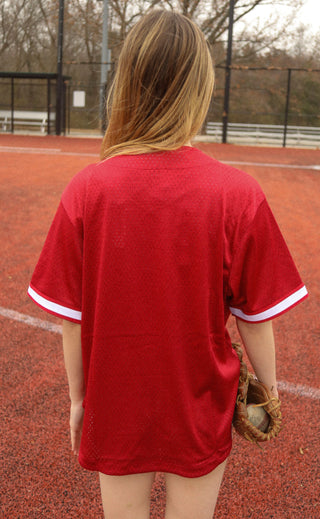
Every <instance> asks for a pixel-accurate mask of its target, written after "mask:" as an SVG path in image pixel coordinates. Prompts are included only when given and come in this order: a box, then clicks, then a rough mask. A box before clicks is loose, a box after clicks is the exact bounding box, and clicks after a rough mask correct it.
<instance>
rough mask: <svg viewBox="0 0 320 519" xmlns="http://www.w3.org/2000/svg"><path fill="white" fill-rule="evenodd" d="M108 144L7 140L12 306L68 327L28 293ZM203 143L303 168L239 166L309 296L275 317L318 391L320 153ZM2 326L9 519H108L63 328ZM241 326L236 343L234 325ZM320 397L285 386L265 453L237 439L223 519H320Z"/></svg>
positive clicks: (290, 360)
mask: <svg viewBox="0 0 320 519" xmlns="http://www.w3.org/2000/svg"><path fill="white" fill-rule="evenodd" d="M12 147H13V148H15V149H12ZM99 147H100V140H99V139H71V138H63V137H61V138H60V137H53V136H52V137H23V136H11V135H2V136H0V178H1V190H0V200H1V205H0V216H1V220H0V233H1V234H0V236H1V259H0V270H1V278H0V279H1V292H0V294H1V296H0V306H1V308H2V309H3V308H5V309H11V310H15V311H17V312H20V313H22V314H26V315H30V316H33V317H37V318H39V319H42V320H46V321H51V322H53V323H58V322H59V321H58V320H57V319H55V318H54V317H51V316H49V315H48V314H45V313H44V312H42V311H41V310H39V309H38V308H37V307H36V306H35V305H34V304H32V303H31V302H30V301H29V300H28V298H27V296H26V290H27V287H28V283H29V280H30V277H31V274H32V271H33V268H34V266H35V263H36V261H37V258H38V255H39V252H40V250H41V247H42V244H43V240H44V238H45V235H46V232H47V230H48V226H49V224H50V222H51V219H52V217H53V214H54V211H55V209H56V207H57V204H58V201H59V197H60V195H61V192H62V190H63V188H64V186H65V185H66V183H67V182H68V180H69V179H70V178H71V177H72V176H73V175H74V174H75V173H76V172H77V171H78V170H80V169H81V168H83V167H84V166H85V165H87V164H88V163H89V162H95V161H96V160H97V158H98V154H99ZM198 147H199V148H201V149H203V150H204V151H205V152H207V153H209V154H212V155H214V156H215V157H216V158H218V159H220V160H222V161H240V162H255V163H265V164H270V165H274V164H282V165H285V164H286V165H301V169H300V168H275V167H273V166H267V165H266V166H248V165H241V166H239V167H241V169H244V170H245V171H247V172H248V173H250V174H251V175H252V176H254V177H255V178H256V179H257V180H258V181H259V182H260V184H261V186H262V187H263V189H264V191H265V193H266V194H267V197H268V200H269V202H270V205H271V207H272V209H273V211H274V213H275V215H276V218H277V220H278V222H279V225H280V227H281V229H282V231H283V234H284V236H285V238H286V240H287V243H288V245H289V248H290V250H291V252H292V254H293V256H294V258H295V261H296V263H297V265H298V268H299V270H300V273H301V275H302V277H303V280H304V282H305V283H306V285H307V288H308V290H309V293H310V297H309V298H308V299H307V300H306V301H305V302H304V303H303V304H301V305H298V306H297V307H296V308H295V309H293V310H292V311H291V312H289V313H287V314H285V315H283V316H282V317H280V318H278V319H277V320H276V321H275V326H274V327H275V335H276V340H277V347H278V378H279V380H281V381H283V382H286V383H290V384H292V386H290V387H291V388H292V387H293V388H295V387H296V385H297V384H302V385H304V386H307V387H311V388H317V386H318V387H319V351H318V344H319V331H320V330H319V317H318V316H319V295H320V294H319V292H320V290H319V289H320V280H319V274H318V265H319V257H320V251H319V231H318V230H319V224H320V222H319V199H320V197H319V178H320V170H319V169H318V170H316V169H314V170H313V169H303V166H304V165H316V164H318V165H320V151H319V150H283V149H272V148H265V149H264V148H248V147H236V146H229V145H218V144H202V143H201V144H198ZM23 148H27V149H26V150H24V149H23ZM43 148H45V149H46V150H47V151H45V150H43ZM41 149H42V150H41ZM50 150H51V151H50ZM37 151H38V152H39V151H41V153H37ZM77 154H78V155H77ZM0 326H1V353H0V355H1V376H2V390H3V392H2V394H3V396H4V399H3V405H2V406H1V410H0V413H1V423H2V427H1V429H2V431H3V430H4V432H5V433H4V434H2V435H1V439H0V458H1V462H2V464H1V466H2V469H1V470H2V475H1V490H0V492H1V499H0V501H1V508H0V510H1V511H0V517H1V519H2V518H3V519H16V518H17V519H18V518H21V519H22V518H30V519H39V518H44V519H51V518H59V519H64V518H66V519H69V518H70V519H71V518H80V519H87V518H88V519H98V518H102V507H101V503H100V495H99V489H98V480H97V475H96V474H94V473H90V472H87V471H85V470H83V469H82V468H81V467H79V466H78V463H77V461H76V459H74V457H73V456H72V455H71V453H70V450H69V438H68V407H69V403H68V391H67V384H66V376H65V372H64V367H63V359H62V350H61V344H60V342H61V337H60V335H59V334H56V333H52V332H48V331H45V330H41V329H38V328H36V327H31V326H28V325H27V324H25V323H21V322H17V321H14V320H11V319H8V318H7V317H0ZM230 330H231V333H232V337H233V338H235V339H236V338H237V336H236V332H235V328H234V324H233V323H231V324H230ZM319 394H320V393H319V391H318V392H313V393H310V395H309V396H301V395H300V396H299V395H298V394H295V393H291V392H288V391H283V392H282V393H281V398H282V401H283V405H282V408H283V414H284V417H285V428H284V430H283V431H282V432H281V434H280V436H279V438H278V439H277V440H276V441H273V442H270V444H268V445H266V446H265V448H264V450H259V449H258V448H256V447H254V446H251V444H247V443H246V442H245V441H243V440H242V439H240V438H239V437H235V438H234V448H233V451H232V454H231V456H230V459H229V463H228V467H227V470H226V474H225V478H224V482H223V485H222V489H221V493H220V498H219V501H218V505H217V509H216V514H215V519H222V518H228V519H233V518H237V519H247V518H253V519H261V518H262V517H263V518H264V519H271V518H274V519H287V518H295V519H313V518H314V519H316V518H318V517H319V516H320V507H319V488H320V485H319V483H320V454H319V445H320V434H319V411H320V409H319V398H320V397H319ZM164 506H165V489H164V484H163V478H162V476H161V474H160V475H158V477H157V480H156V483H155V486H154V490H153V494H152V514H151V517H152V519H160V518H163V517H164V512H163V510H164ZM195 519H196V518H195Z"/></svg>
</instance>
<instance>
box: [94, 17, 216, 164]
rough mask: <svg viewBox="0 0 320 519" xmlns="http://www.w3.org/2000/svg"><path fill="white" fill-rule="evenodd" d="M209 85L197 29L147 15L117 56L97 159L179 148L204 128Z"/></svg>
mask: <svg viewBox="0 0 320 519" xmlns="http://www.w3.org/2000/svg"><path fill="white" fill-rule="evenodd" d="M213 85H214V72H213V65H212V59H211V55H210V52H209V48H208V46H207V43H206V40H205V38H204V36H203V34H202V32H201V31H200V29H199V28H198V27H197V25H196V24H194V23H193V22H192V21H191V20H189V19H188V18H186V17H185V16H183V15H181V14H178V13H175V12H172V11H165V10H155V11H152V12H150V13H149V14H147V15H146V16H144V17H143V18H142V19H141V20H140V21H139V22H138V23H137V24H136V25H135V26H134V27H133V29H131V31H130V32H129V34H128V36H127V37H126V39H125V41H124V45H123V48H122V51H121V53H120V57H119V62H118V66H117V71H116V74H115V78H114V81H113V83H112V86H111V89H110V93H109V96H108V100H107V113H108V119H109V122H108V127H107V130H106V133H105V135H104V139H103V142H102V147H101V159H106V158H109V157H113V156H115V155H124V154H125V155H133V154H134V155H135V154H141V153H149V152H152V151H165V150H174V149H177V148H179V147H181V146H183V145H184V144H186V143H187V142H188V141H189V140H190V139H191V138H192V137H194V136H195V135H196V133H197V132H198V131H199V129H200V127H201V126H202V124H203V122H204V119H205V116H206V113H207V111H208V108H209V104H210V100H211V96H212V91H213Z"/></svg>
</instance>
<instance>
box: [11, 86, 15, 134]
mask: <svg viewBox="0 0 320 519" xmlns="http://www.w3.org/2000/svg"><path fill="white" fill-rule="evenodd" d="M11 133H14V78H13V77H12V78H11Z"/></svg>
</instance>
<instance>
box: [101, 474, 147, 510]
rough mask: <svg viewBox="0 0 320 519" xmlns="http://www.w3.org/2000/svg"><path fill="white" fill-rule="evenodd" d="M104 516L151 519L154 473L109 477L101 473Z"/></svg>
mask: <svg viewBox="0 0 320 519" xmlns="http://www.w3.org/2000/svg"><path fill="white" fill-rule="evenodd" d="M99 477H100V488H101V497H102V505H103V511H104V515H105V517H106V518H108V519H149V517H150V496H151V489H152V485H153V482H154V478H155V473H154V472H148V473H145V474H129V475H127V476H108V475H106V474H102V473H101V472H100V473H99Z"/></svg>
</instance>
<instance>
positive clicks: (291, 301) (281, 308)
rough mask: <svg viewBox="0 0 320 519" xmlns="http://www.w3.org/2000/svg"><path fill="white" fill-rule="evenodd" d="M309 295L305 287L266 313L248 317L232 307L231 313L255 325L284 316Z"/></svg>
mask: <svg viewBox="0 0 320 519" xmlns="http://www.w3.org/2000/svg"><path fill="white" fill-rule="evenodd" d="M307 295H308V292H307V289H306V287H305V286H303V287H302V288H300V289H299V290H297V292H294V294H291V296H289V297H287V298H286V299H283V301H280V303H278V304H276V305H275V306H273V307H271V308H268V310H265V311H264V312H260V313H259V314H253V315H248V314H245V313H244V312H242V310H239V308H232V307H230V312H231V313H232V314H233V315H235V316H236V317H240V319H243V320H244V321H248V322H253V323H254V322H259V321H267V320H268V319H272V317H275V316H277V315H279V314H282V313H283V312H285V311H286V310H288V309H289V308H290V307H291V306H293V305H295V304H296V303H298V301H300V300H301V299H303V298H304V297H306V296H307Z"/></svg>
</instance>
